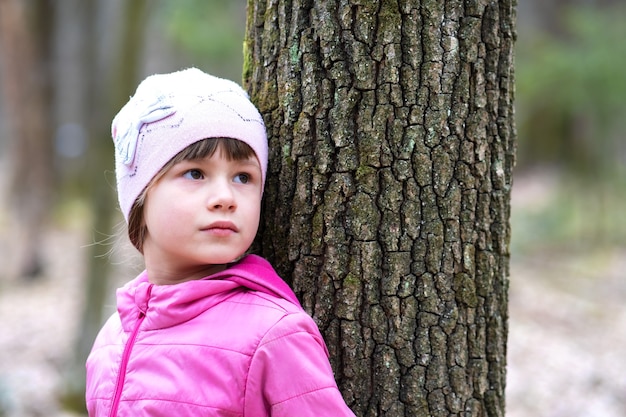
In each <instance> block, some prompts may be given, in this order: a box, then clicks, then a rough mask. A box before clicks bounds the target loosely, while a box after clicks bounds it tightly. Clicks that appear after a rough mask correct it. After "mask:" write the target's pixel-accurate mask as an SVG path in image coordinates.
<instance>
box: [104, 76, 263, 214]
mask: <svg viewBox="0 0 626 417" xmlns="http://www.w3.org/2000/svg"><path fill="white" fill-rule="evenodd" d="M111 131H112V134H113V142H114V143H115V151H116V152H115V172H116V176H117V193H118V198H119V203H120V208H121V210H122V213H123V214H124V218H125V219H126V221H127V222H128V216H129V214H130V209H131V208H132V206H133V204H134V202H135V200H136V199H137V197H139V195H140V194H141V192H142V191H143V190H144V188H145V187H146V186H147V185H148V183H149V182H150V181H151V180H152V178H153V177H154V176H155V175H156V174H157V173H158V172H159V171H160V170H161V168H163V166H164V165H165V164H167V162H168V161H169V160H170V159H172V158H173V157H174V156H176V154H178V153H179V152H180V151H182V150H183V149H185V148H186V147H187V146H189V145H191V144H193V143H195V142H198V141H201V140H203V139H207V138H231V139H238V140H240V141H242V142H245V143H246V144H248V145H249V146H250V147H251V148H252V150H253V151H254V153H255V154H256V156H257V158H258V159H259V163H260V165H261V174H262V180H263V183H264V182H265V174H266V171H267V133H266V131H265V124H264V123H263V119H262V117H261V115H260V114H259V111H258V110H257V109H256V107H255V106H254V105H253V104H252V103H251V102H250V100H249V98H248V95H247V94H246V92H245V91H244V90H243V89H242V88H241V87H240V86H239V85H237V84H236V83H234V82H232V81H229V80H225V79H222V78H217V77H214V76H212V75H209V74H206V73H204V72H202V71H200V70H199V69H196V68H189V69H186V70H182V71H177V72H173V73H170V74H156V75H151V76H149V77H148V78H146V79H145V80H144V81H142V82H141V84H139V86H138V87H137V91H136V92H135V95H134V96H133V97H131V99H130V100H129V101H128V103H126V105H125V106H124V107H122V109H121V110H120V111H119V113H118V114H117V116H115V118H114V119H113V124H112V126H111Z"/></svg>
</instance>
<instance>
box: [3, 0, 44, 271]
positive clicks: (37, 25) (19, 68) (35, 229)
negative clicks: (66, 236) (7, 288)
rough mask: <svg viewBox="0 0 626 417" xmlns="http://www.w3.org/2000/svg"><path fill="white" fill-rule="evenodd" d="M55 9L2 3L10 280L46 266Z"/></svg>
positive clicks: (12, 1)
mask: <svg viewBox="0 0 626 417" xmlns="http://www.w3.org/2000/svg"><path fill="white" fill-rule="evenodd" d="M53 12H54V7H53V5H52V4H51V3H50V2H49V1H46V0H36V1H31V2H24V1H19V0H0V44H1V48H2V53H3V59H2V62H3V71H2V94H3V95H4V102H5V103H6V106H7V114H8V115H9V118H10V122H11V123H10V125H11V134H10V139H9V140H8V146H7V150H8V153H9V155H10V156H9V158H8V161H9V163H10V164H11V168H10V170H9V172H10V175H9V179H8V190H9V196H10V205H9V206H10V207H9V208H10V210H11V212H12V217H13V218H14V219H15V221H14V222H13V224H12V229H13V230H12V233H11V236H13V239H12V245H11V248H12V252H13V253H12V256H10V257H9V258H10V259H11V260H12V265H5V266H4V268H5V272H6V270H7V269H8V272H7V274H8V275H9V277H11V278H13V277H21V278H35V277H37V276H38V275H39V274H40V272H41V269H42V268H43V263H42V259H41V254H40V245H41V231H42V230H43V229H44V227H45V226H46V225H47V220H48V219H49V217H50V212H51V205H52V204H51V203H52V195H53V190H52V188H53V186H54V185H55V182H54V167H53V160H54V157H53V152H54V149H53V145H52V140H53V136H54V127H53V121H52V98H53V92H52V71H51V65H52V63H51V55H52V39H53V36H52V32H53V31H52V29H53V25H52V23H51V22H52V20H53Z"/></svg>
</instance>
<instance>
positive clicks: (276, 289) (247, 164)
mask: <svg viewBox="0 0 626 417" xmlns="http://www.w3.org/2000/svg"><path fill="white" fill-rule="evenodd" d="M112 132H113V140H114V142H115V147H116V174H117V189H118V197H119V203H120V208H121V210H122V213H123V214H124V217H125V219H126V221H127V222H128V231H129V237H130V240H131V242H132V243H133V245H134V246H135V247H136V248H137V249H138V250H139V251H140V252H141V253H142V254H143V256H144V261H145V268H146V269H145V271H144V272H142V273H141V274H140V275H139V276H138V277H137V278H135V279H134V280H132V281H131V282H129V283H128V284H126V285H125V286H124V287H123V288H121V289H119V290H118V291H117V313H116V314H114V315H113V316H112V317H111V318H110V319H109V320H108V321H107V323H106V324H105V325H104V327H103V328H102V330H101V331H100V334H99V335H98V337H97V339H96V341H95V344H94V346H93V349H92V351H91V354H90V355H89V358H88V360H87V393H86V399H87V408H88V411H89V415H90V416H167V417H174V416H199V415H205V416H250V417H252V416H254V417H260V416H316V417H319V416H354V414H353V413H352V412H351V411H350V409H349V408H348V407H347V406H346V404H345V402H344V401H343V399H342V397H341V394H340V393H339V390H338V389H337V385H336V383H335V380H334V377H333V374H332V370H331V368H330V364H329V361H328V352H327V350H326V347H325V344H324V341H323V339H322V336H321V335H320V333H319V330H318V328H317V326H316V325H315V323H314V321H313V320H312V319H311V317H309V316H308V315H307V314H306V313H305V312H304V311H303V309H302V307H301V306H300V304H299V303H298V300H297V299H296V297H295V295H294V293H293V292H292V291H291V289H290V288H289V287H288V286H287V285H286V284H285V283H284V281H282V279H280V277H279V276H278V275H277V274H276V272H275V271H274V270H273V268H272V267H271V265H270V264H269V263H268V262H267V261H265V260H264V259H262V258H260V257H258V256H255V255H246V251H247V250H248V249H249V247H250V245H251V244H252V241H253V239H254V237H255V234H256V232H257V228H258V224H259V216H260V207H261V197H262V194H263V184H264V181H265V174H266V171H267V152H268V151H267V138H266V132H265V125H264V124H263V120H262V118H261V115H260V114H259V112H258V111H257V109H256V108H255V107H254V105H253V104H252V103H251V102H250V101H249V100H248V98H247V95H246V93H245V92H244V91H243V90H242V89H241V88H240V87H239V86H238V85H236V84H235V83H233V82H231V81H227V80H223V79H219V78H216V77H213V76H211V75H208V74H205V73H203V72H202V71H200V70H198V69H194V68H192V69H188V70H184V71H179V72H175V73H171V74H161V75H153V76H151V77H148V78H147V79H145V80H144V81H143V82H142V83H141V84H140V85H139V87H138V88H137V92H136V93H135V95H134V96H133V97H132V98H131V99H130V101H129V102H128V103H127V104H126V105H125V106H124V107H123V108H122V109H121V110H120V112H119V114H118V115H117V116H116V117H115V119H114V120H113V126H112Z"/></svg>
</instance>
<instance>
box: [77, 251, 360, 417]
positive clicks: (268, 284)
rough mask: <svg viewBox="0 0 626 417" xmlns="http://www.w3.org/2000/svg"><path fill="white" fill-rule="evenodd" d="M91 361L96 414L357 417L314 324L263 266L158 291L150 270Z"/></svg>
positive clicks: (243, 266) (253, 260) (254, 263)
mask: <svg viewBox="0 0 626 417" xmlns="http://www.w3.org/2000/svg"><path fill="white" fill-rule="evenodd" d="M117 299H118V314H114V315H113V316H112V317H111V318H110V319H109V320H108V321H107V323H106V324H105V325H104V327H103V328H102V330H101V331H100V334H99V335H98V337H97V339H96V342H95V344H94V346H93V349H92V351H91V354H90V355H89V358H88V360H87V393H86V399H87V408H88V411H89V415H90V416H92V417H93V416H104V417H107V416H163V417H166V416H167V417H180V416H229V417H234V416H249V417H261V416H299V417H306V416H311V417H313V416H315V417H320V416H333V417H341V416H354V414H353V413H352V412H351V411H350V409H349V408H348V407H347V406H346V404H345V402H344V400H343V398H342V397H341V394H340V393H339V390H338V389H337V385H336V383H335V380H334V377H333V373H332V370H331V368H330V364H329V362H328V356H327V355H328V352H327V351H326V347H325V344H324V341H323V339H322V336H321V335H320V333H319V330H318V328H317V326H316V325H315V322H314V321H313V320H312V319H311V317H309V316H308V315H307V314H306V313H305V312H304V311H303V310H302V308H301V307H300V304H299V303H298V301H297V299H296V297H295V295H294V294H293V292H292V291H291V289H290V288H289V287H288V286H287V285H286V284H285V283H284V281H282V280H281V279H280V277H278V275H276V272H274V270H273V268H272V267H271V266H270V264H269V263H268V262H267V261H265V260H264V259H262V258H260V257H258V256H254V255H249V256H247V257H245V258H244V259H243V260H242V261H240V262H239V263H237V264H236V265H234V266H233V267H231V268H229V269H227V270H226V271H223V272H221V273H218V274H215V275H212V276H210V277H207V278H206V279H203V280H198V281H188V282H184V283H181V284H177V285H169V286H158V285H153V284H150V283H149V282H148V278H147V275H146V273H145V272H143V273H142V274H140V275H139V276H138V277H137V278H136V279H135V280H133V281H131V282H129V283H128V284H127V285H125V286H124V287H123V288H121V289H119V290H118V292H117Z"/></svg>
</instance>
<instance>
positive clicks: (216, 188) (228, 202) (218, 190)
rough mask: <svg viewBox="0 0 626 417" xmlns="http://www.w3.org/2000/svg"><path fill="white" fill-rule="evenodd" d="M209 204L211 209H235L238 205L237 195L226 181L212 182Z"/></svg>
mask: <svg viewBox="0 0 626 417" xmlns="http://www.w3.org/2000/svg"><path fill="white" fill-rule="evenodd" d="M212 185H213V186H212V187H211V191H210V194H209V198H208V201H207V206H208V208H209V209H210V210H234V209H235V208H236V207H237V203H236V200H235V195H234V193H233V190H232V188H231V187H230V185H229V184H228V183H227V182H226V181H216V182H214V183H213V184H212Z"/></svg>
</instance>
